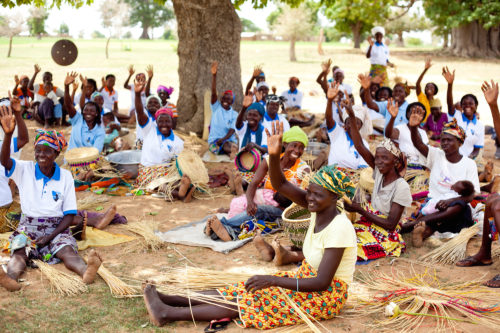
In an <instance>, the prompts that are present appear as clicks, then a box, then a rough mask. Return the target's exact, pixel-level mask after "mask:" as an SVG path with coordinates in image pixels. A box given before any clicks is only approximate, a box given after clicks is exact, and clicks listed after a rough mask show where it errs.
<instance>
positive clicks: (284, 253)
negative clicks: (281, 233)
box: [271, 237, 303, 266]
mask: <svg viewBox="0 0 500 333" xmlns="http://www.w3.org/2000/svg"><path fill="white" fill-rule="evenodd" d="M271 245H272V247H273V249H274V253H275V254H274V264H275V265H276V266H283V265H288V264H290V263H294V262H300V261H301V260H302V258H303V257H301V256H300V255H298V254H297V252H294V251H290V250H287V249H285V248H284V247H283V246H282V245H281V243H280V241H279V240H278V238H277V237H275V238H274V239H273V242H272V243H271Z"/></svg>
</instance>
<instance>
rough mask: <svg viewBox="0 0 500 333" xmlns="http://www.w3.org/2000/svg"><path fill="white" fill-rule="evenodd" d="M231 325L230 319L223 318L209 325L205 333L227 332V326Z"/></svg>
mask: <svg viewBox="0 0 500 333" xmlns="http://www.w3.org/2000/svg"><path fill="white" fill-rule="evenodd" d="M229 323H231V319H230V318H222V319H219V320H212V321H211V322H210V324H208V326H207V327H205V332H207V333H212V332H218V331H222V330H225V329H226V328H227V325H229Z"/></svg>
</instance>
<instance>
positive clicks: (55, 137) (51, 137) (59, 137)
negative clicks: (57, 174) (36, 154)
mask: <svg viewBox="0 0 500 333" xmlns="http://www.w3.org/2000/svg"><path fill="white" fill-rule="evenodd" d="M37 145H44V146H47V147H50V148H52V149H54V150H56V151H57V152H60V151H61V150H63V149H64V148H66V146H67V145H68V144H67V143H66V139H65V138H64V135H63V134H62V133H60V132H58V131H46V130H43V129H38V130H36V136H35V146H37Z"/></svg>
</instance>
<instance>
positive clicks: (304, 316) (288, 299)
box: [278, 287, 321, 333]
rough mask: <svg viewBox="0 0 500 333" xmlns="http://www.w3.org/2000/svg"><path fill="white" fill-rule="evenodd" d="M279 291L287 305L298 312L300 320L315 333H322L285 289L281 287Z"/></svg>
mask: <svg viewBox="0 0 500 333" xmlns="http://www.w3.org/2000/svg"><path fill="white" fill-rule="evenodd" d="M278 289H279V291H280V293H281V296H283V298H284V299H285V300H286V301H287V303H288V304H290V306H291V307H292V308H293V309H294V310H295V311H296V312H297V314H298V315H299V317H300V319H302V320H303V321H304V323H306V325H307V326H308V327H309V328H310V329H311V331H313V332H314V333H321V331H320V330H319V328H317V327H316V325H314V324H313V322H312V321H311V320H310V319H309V318H308V316H307V315H306V314H305V313H304V312H303V311H302V310H301V308H300V307H299V306H298V305H297V304H295V302H294V301H292V300H291V299H290V298H289V297H288V295H287V294H286V293H285V292H284V291H283V289H282V288H281V287H278Z"/></svg>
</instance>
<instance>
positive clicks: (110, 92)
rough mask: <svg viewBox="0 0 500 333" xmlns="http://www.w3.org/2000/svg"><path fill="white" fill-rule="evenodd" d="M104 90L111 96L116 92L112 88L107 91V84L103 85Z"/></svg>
mask: <svg viewBox="0 0 500 333" xmlns="http://www.w3.org/2000/svg"><path fill="white" fill-rule="evenodd" d="M104 90H106V91H107V92H108V94H109V96H113V95H114V94H116V91H115V90H114V89H113V91H109V89H108V87H107V86H104ZM115 103H118V101H116V102H115Z"/></svg>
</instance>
